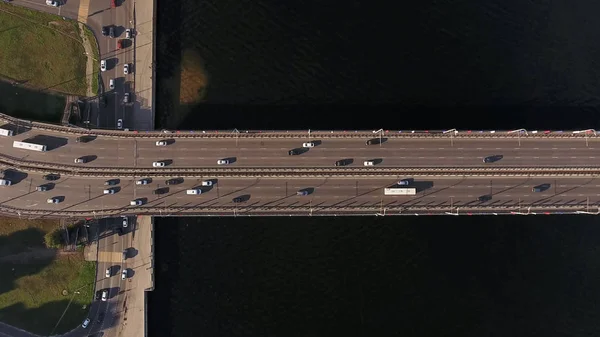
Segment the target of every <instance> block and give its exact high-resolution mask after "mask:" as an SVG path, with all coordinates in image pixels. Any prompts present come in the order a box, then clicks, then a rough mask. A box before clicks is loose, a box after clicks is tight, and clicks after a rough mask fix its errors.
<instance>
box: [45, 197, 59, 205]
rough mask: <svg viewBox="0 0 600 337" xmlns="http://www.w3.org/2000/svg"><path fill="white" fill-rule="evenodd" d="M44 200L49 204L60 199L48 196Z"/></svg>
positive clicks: (55, 202) (56, 202)
mask: <svg viewBox="0 0 600 337" xmlns="http://www.w3.org/2000/svg"><path fill="white" fill-rule="evenodd" d="M46 202H47V203H49V204H58V203H59V202H60V200H59V199H58V198H49V199H48V200H46Z"/></svg>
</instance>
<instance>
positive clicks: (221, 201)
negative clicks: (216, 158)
mask: <svg viewBox="0 0 600 337" xmlns="http://www.w3.org/2000/svg"><path fill="white" fill-rule="evenodd" d="M207 180H211V181H213V182H214V183H215V184H214V186H212V187H202V186H200V185H201V181H202V180H201V179H185V180H184V181H183V183H181V184H179V185H170V186H165V180H163V179H161V180H158V179H155V180H154V181H152V182H151V183H150V184H149V185H142V186H140V185H136V184H135V183H134V181H132V180H130V179H121V180H120V183H119V185H117V186H116V187H115V188H116V190H117V191H118V192H117V193H116V194H113V195H104V194H102V190H103V189H104V188H105V187H104V186H103V182H104V180H102V179H94V178H73V177H70V178H64V179H61V180H58V181H55V182H54V183H55V187H54V188H53V189H52V190H51V191H47V192H35V191H34V188H35V186H37V185H40V184H43V183H44V181H43V180H42V179H41V177H40V175H39V174H29V175H28V177H27V178H26V179H24V180H23V181H21V182H20V183H17V184H15V185H13V186H10V187H3V188H2V195H0V204H2V205H5V206H12V207H16V208H24V209H27V208H32V209H36V210H48V211H52V210H56V211H59V210H66V211H69V210H71V211H88V212H90V213H91V212H92V211H102V210H116V211H117V212H118V213H120V214H132V212H131V211H129V210H128V209H129V208H130V207H129V206H128V205H129V201H130V200H133V199H138V198H139V199H142V200H145V201H146V203H145V204H144V206H143V207H158V208H161V207H165V208H166V207H169V206H180V207H186V208H190V207H201V208H206V209H208V208H210V207H219V206H233V205H234V203H233V201H232V199H233V198H235V197H244V198H246V201H245V202H244V203H241V204H239V205H238V207H239V210H240V211H243V210H244V208H247V207H289V208H296V209H300V210H306V209H308V208H316V207H320V208H330V209H333V208H336V207H358V206H370V207H374V208H377V207H379V206H381V205H386V206H388V207H393V206H404V207H409V206H439V207H447V208H450V207H451V206H453V207H465V206H476V205H484V204H485V205H492V206H500V205H505V206H511V207H515V208H516V207H518V206H519V205H525V204H529V205H531V204H539V205H586V203H588V202H589V204H590V205H592V206H593V205H598V204H599V203H600V178H597V179H593V178H563V177H556V178H553V177H548V178H526V177H519V178H500V177H497V178H493V179H490V178H468V177H465V178H462V177H454V178H449V177H438V178H435V177H432V178H429V177H427V178H416V179H415V182H414V185H413V186H415V187H417V190H418V192H417V194H416V195H414V196H385V195H384V194H383V189H384V188H385V187H390V186H393V185H394V184H395V183H396V182H397V179H394V178H372V179H369V178H366V179H353V178H347V179H343V178H329V179H323V178H321V179H302V178H296V179H294V178H288V179H284V178H281V179H266V178H262V179H259V178H256V179H227V178H219V179H210V177H207ZM545 184H547V186H546V188H545V189H544V190H543V191H541V192H533V191H532V188H533V187H534V186H538V185H545ZM191 188H199V189H202V190H203V191H204V192H203V193H202V194H200V195H189V194H186V190H187V189H191ZM157 189H161V190H163V192H164V194H161V195H155V194H153V191H155V190H157ZM301 190H306V191H308V192H309V194H308V195H304V196H301V195H296V192H298V191H301ZM487 194H491V195H492V196H493V199H492V200H490V201H487V202H486V203H484V202H479V201H477V198H478V197H480V196H483V195H487ZM49 197H64V201H63V202H62V203H60V204H47V203H46V199H47V198H49ZM182 212H183V211H182ZM165 215H168V214H166V213H165ZM115 252H116V253H115ZM120 252H121V249H116V250H102V249H101V251H100V257H101V259H102V260H106V261H111V260H112V261H117V260H118V259H119V258H120V257H119V253H120Z"/></svg>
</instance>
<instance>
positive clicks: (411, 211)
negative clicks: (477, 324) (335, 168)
mask: <svg viewBox="0 0 600 337" xmlns="http://www.w3.org/2000/svg"><path fill="white" fill-rule="evenodd" d="M456 206H457V205H455V207H452V208H450V207H448V206H425V205H422V206H421V205H414V206H412V205H411V206H400V205H398V206H386V207H378V206H376V205H373V206H351V207H349V206H313V207H308V206H296V207H294V206H284V207H280V206H239V207H236V206H220V207H215V206H210V207H205V206H192V207H183V206H182V207H165V208H158V207H132V208H118V209H108V210H107V209H104V210H95V211H94V210H92V211H90V210H86V211H44V210H32V209H19V208H14V207H7V206H0V214H5V215H9V216H19V217H20V218H23V217H25V218H31V219H39V218H63V217H69V218H90V217H96V218H98V217H100V218H103V217H118V216H122V215H152V216H184V215H185V216H208V215H214V216H264V215H302V216H313V215H330V216H336V215H391V214H392V213H396V214H407V215H419V213H421V214H447V215H471V214H470V213H479V214H482V212H484V213H487V214H492V213H495V212H506V213H510V214H517V215H530V214H536V213H540V212H553V213H560V212H569V211H570V212H575V213H576V214H591V215H598V214H600V212H597V211H596V210H595V209H594V210H593V211H592V212H590V211H589V209H587V208H586V207H585V205H556V204H539V203H538V204H525V203H521V204H520V205H516V204H515V205H502V206H469V205H463V206H458V207H456Z"/></svg>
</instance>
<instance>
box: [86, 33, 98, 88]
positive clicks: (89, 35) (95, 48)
mask: <svg viewBox="0 0 600 337" xmlns="http://www.w3.org/2000/svg"><path fill="white" fill-rule="evenodd" d="M84 29H85V36H87V39H88V41H90V45H91V46H92V50H93V52H94V55H93V58H94V74H93V76H94V78H93V81H92V92H94V94H97V93H98V71H99V69H100V61H99V60H100V51H99V50H98V44H97V43H96V38H95V37H94V33H92V31H91V30H90V29H89V28H88V27H87V26H85V28H84Z"/></svg>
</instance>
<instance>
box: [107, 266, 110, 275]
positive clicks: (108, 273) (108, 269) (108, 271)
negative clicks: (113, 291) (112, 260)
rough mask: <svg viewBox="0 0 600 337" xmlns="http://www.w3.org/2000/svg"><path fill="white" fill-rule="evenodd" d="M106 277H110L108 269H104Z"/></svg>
mask: <svg viewBox="0 0 600 337" xmlns="http://www.w3.org/2000/svg"><path fill="white" fill-rule="evenodd" d="M106 277H110V268H107V269H106Z"/></svg>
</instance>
